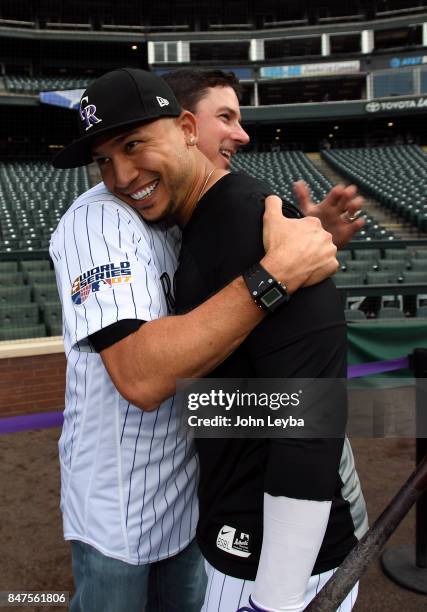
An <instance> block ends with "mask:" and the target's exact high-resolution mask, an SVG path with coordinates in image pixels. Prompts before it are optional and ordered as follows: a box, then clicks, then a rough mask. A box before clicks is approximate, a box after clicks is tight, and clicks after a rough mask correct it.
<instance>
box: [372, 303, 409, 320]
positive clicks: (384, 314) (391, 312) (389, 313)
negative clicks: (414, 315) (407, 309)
mask: <svg viewBox="0 0 427 612" xmlns="http://www.w3.org/2000/svg"><path fill="white" fill-rule="evenodd" d="M404 317H405V315H404V312H403V310H402V309H401V308H398V307H395V306H387V307H385V308H380V310H379V311H378V314H377V318H378V319H403V318H404Z"/></svg>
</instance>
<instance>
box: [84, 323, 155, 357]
mask: <svg viewBox="0 0 427 612" xmlns="http://www.w3.org/2000/svg"><path fill="white" fill-rule="evenodd" d="M143 323H145V321H141V320H139V319H122V320H121V321H118V322H117V323H112V324H111V325H108V326H107V327H104V328H103V329H100V330H99V331H97V332H95V333H94V334H91V335H90V336H89V341H90V342H91V344H92V346H93V348H94V349H95V350H96V352H97V353H100V352H101V351H103V350H104V349H106V348H108V347H109V346H112V345H113V344H115V343H116V342H119V340H123V338H126V336H129V335H130V334H133V333H134V332H136V331H138V329H139V328H140V327H141V325H143Z"/></svg>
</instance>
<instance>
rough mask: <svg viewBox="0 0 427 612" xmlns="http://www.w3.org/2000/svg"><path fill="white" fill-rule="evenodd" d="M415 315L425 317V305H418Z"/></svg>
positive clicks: (426, 311)
mask: <svg viewBox="0 0 427 612" xmlns="http://www.w3.org/2000/svg"><path fill="white" fill-rule="evenodd" d="M416 316H417V317H419V318H423V319H427V306H420V307H419V308H417V311H416Z"/></svg>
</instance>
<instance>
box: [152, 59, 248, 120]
mask: <svg viewBox="0 0 427 612" xmlns="http://www.w3.org/2000/svg"><path fill="white" fill-rule="evenodd" d="M162 77H163V78H164V80H165V81H166V83H167V84H168V85H169V87H170V88H171V89H172V91H173V92H174V94H175V97H176V98H177V100H178V102H179V103H180V104H181V106H182V108H184V109H185V110H189V111H190V112H192V113H195V112H196V107H197V104H198V103H199V102H200V100H202V98H204V97H205V96H206V95H207V94H208V89H209V88H210V87H231V88H232V89H233V90H234V91H235V93H236V96H237V98H238V100H239V101H240V97H241V87H240V83H239V79H238V78H237V77H236V75H235V74H234V72H223V71H222V70H193V69H192V68H181V69H180V70H173V71H171V72H168V73H166V74H163V75H162Z"/></svg>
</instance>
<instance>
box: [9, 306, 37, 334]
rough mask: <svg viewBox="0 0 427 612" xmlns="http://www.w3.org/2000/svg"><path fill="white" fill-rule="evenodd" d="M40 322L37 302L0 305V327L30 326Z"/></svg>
mask: <svg viewBox="0 0 427 612" xmlns="http://www.w3.org/2000/svg"><path fill="white" fill-rule="evenodd" d="M38 322H39V307H38V305H37V304H34V303H30V304H9V305H7V306H0V327H1V328H4V327H8V326H21V325H22V326H28V325H34V324H36V323H38Z"/></svg>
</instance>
